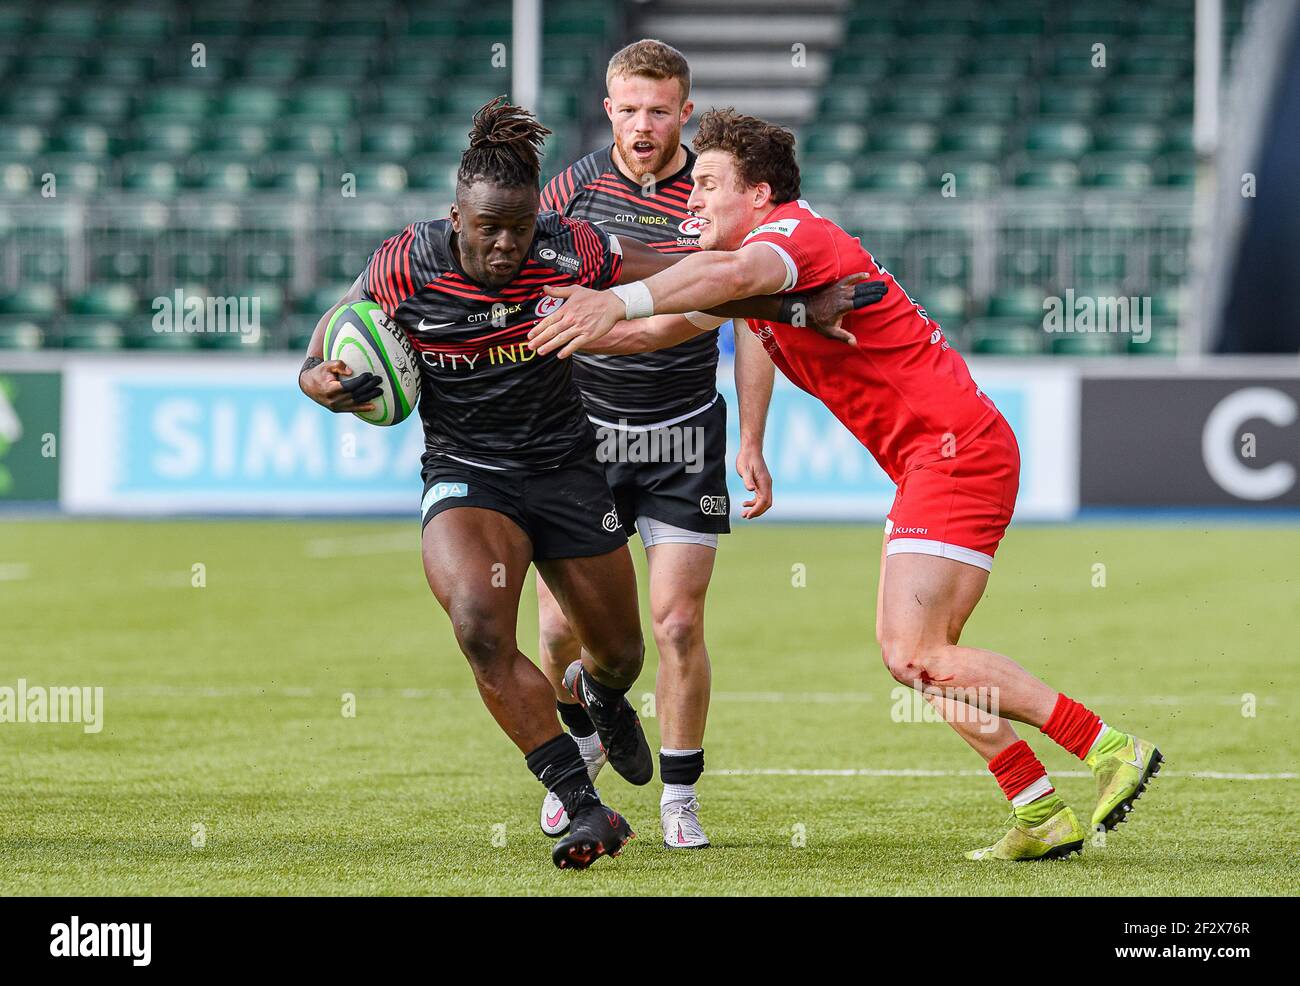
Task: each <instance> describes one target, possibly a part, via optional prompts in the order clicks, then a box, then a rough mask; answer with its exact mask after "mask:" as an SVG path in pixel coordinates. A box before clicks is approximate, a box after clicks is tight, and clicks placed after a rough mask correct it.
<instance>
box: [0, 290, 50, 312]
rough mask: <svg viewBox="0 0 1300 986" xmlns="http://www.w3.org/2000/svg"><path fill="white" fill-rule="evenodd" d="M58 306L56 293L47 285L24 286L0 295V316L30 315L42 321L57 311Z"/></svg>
mask: <svg viewBox="0 0 1300 986" xmlns="http://www.w3.org/2000/svg"><path fill="white" fill-rule="evenodd" d="M58 305H59V298H58V292H57V291H55V289H54V288H53V287H52V286H51V285H49V284H24V285H21V286H20V287H18V288H17V289H15V290H13V291H10V292H8V293H6V294H0V316H2V315H30V316H37V317H38V319H44V318H48V317H49V316H52V315H53V314H54V313H55V312H56V311H58ZM4 321H9V320H8V319H4Z"/></svg>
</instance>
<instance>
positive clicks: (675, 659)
mask: <svg viewBox="0 0 1300 986" xmlns="http://www.w3.org/2000/svg"><path fill="white" fill-rule="evenodd" d="M716 556H717V551H716V550H715V549H714V548H711V547H708V546H707V545H701V544H672V543H665V544H656V545H652V546H651V547H650V548H649V549H648V550H647V551H646V558H647V560H648V562H649V569H650V611H651V615H652V618H653V622H654V636H655V644H656V645H657V646H658V648H659V675H658V677H657V679H656V681H655V696H656V698H655V704H656V713H657V715H658V718H659V729H660V737H661V742H662V743H663V745H664V746H665V747H667V748H668V749H678V750H693V749H696V748H698V747H701V746H703V745H704V724H705V720H706V719H707V717H708V714H709V686H710V683H711V680H712V672H711V670H710V668H709V652H708V649H707V648H706V647H705V645H704V597H705V594H706V593H707V592H708V589H709V579H711V578H712V577H713V562H714V559H715V557H716Z"/></svg>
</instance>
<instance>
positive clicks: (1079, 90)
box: [1038, 82, 1102, 117]
mask: <svg viewBox="0 0 1300 986" xmlns="http://www.w3.org/2000/svg"><path fill="white" fill-rule="evenodd" d="M1101 104H1102V92H1101V89H1100V88H1098V87H1096V86H1094V85H1091V84H1089V83H1073V82H1072V83H1060V82H1058V83H1054V84H1050V85H1045V86H1043V87H1042V88H1041V89H1040V90H1039V93H1038V111H1039V112H1040V113H1043V114H1044V115H1047V116H1075V117H1090V116H1092V115H1094V114H1095V113H1097V111H1098V110H1099V109H1100V108H1101Z"/></svg>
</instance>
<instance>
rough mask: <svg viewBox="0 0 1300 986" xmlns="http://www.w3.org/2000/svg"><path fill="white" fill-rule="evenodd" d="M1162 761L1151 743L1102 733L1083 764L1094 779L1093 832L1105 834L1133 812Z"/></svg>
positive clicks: (1112, 731)
mask: <svg viewBox="0 0 1300 986" xmlns="http://www.w3.org/2000/svg"><path fill="white" fill-rule="evenodd" d="M1164 760H1165V758H1164V757H1163V756H1162V755H1161V753H1160V751H1159V750H1157V749H1156V745H1155V744H1154V743H1151V742H1148V741H1147V740H1144V739H1139V738H1138V737H1136V736H1130V735H1129V734H1128V733H1121V732H1120V731H1119V730H1117V729H1112V728H1111V727H1109V726H1107V727H1106V732H1105V734H1103V735H1102V736H1101V738H1100V739H1098V740H1097V742H1096V743H1094V744H1093V747H1092V749H1091V750H1090V751H1089V753H1088V755H1087V756H1086V757H1085V758H1084V760H1083V762H1084V763H1086V764H1087V765H1088V768H1089V769H1090V770H1091V771H1092V772H1093V775H1094V776H1095V777H1096V778H1097V807H1096V808H1094V809H1093V811H1092V827H1093V829H1098V828H1102V829H1105V830H1106V831H1107V832H1109V831H1110V830H1111V829H1113V828H1114V827H1115V826H1116V825H1118V824H1119V823H1120V822H1122V821H1124V819H1126V818H1128V815H1129V812H1131V811H1132V810H1133V802H1135V801H1137V799H1138V798H1140V797H1141V796H1142V792H1143V791H1145V790H1146V788H1147V783H1148V782H1149V781H1150V780H1151V778H1152V777H1154V776H1155V775H1156V774H1157V773H1159V772H1160V765H1161V764H1162V763H1164Z"/></svg>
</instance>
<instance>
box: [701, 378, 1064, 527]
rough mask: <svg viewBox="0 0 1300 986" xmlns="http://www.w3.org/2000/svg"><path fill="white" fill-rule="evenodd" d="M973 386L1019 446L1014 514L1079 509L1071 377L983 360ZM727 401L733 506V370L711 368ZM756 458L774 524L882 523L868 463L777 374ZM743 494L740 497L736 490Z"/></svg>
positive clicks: (874, 468) (737, 486)
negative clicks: (762, 462)
mask: <svg viewBox="0 0 1300 986" xmlns="http://www.w3.org/2000/svg"><path fill="white" fill-rule="evenodd" d="M971 372H972V374H973V375H974V377H975V380H976V382H977V383H978V384H979V385H980V388H981V389H982V390H983V391H984V392H985V393H986V394H988V395H989V397H990V398H991V399H992V400H993V403H994V404H996V405H997V406H998V409H999V410H1000V411H1001V412H1002V414H1003V415H1004V416H1005V417H1006V419H1007V421H1008V422H1010V424H1011V427H1012V429H1013V430H1014V431H1015V433H1016V439H1017V441H1018V442H1019V444H1020V460H1021V461H1020V466H1021V474H1020V496H1019V498H1018V500H1017V502H1016V518H1017V519H1022V520H1060V519H1065V518H1068V517H1072V516H1073V515H1074V513H1075V511H1076V509H1077V508H1078V499H1079V496H1078V490H1079V478H1078V461H1079V453H1078V446H1079V410H1078V409H1079V376H1078V372H1077V371H1076V370H1074V369H1073V368H1071V367H1068V366H1042V365H1041V364H1039V365H1037V366H1028V365H1026V366H1023V367H1019V366H1010V367H1009V366H1007V365H1006V364H1001V365H1000V366H992V365H988V366H981V365H980V364H978V363H977V362H975V361H972V362H971ZM718 388H719V390H721V391H722V393H723V395H724V396H725V397H726V399H727V403H728V407H729V417H728V421H727V444H728V454H729V458H730V463H729V464H728V469H729V472H730V479H729V482H730V484H731V500H732V506H733V510H734V508H735V506H736V505H737V504H739V503H740V502H741V499H738V498H742V499H748V494H746V492H745V489H744V486H743V485H742V484H741V483H740V480H739V478H738V477H737V476H736V475H735V469H734V463H735V455H736V450H737V448H738V447H739V439H740V420H739V416H738V413H737V401H736V392H735V387H734V384H733V382H732V377H731V372H730V370H729V369H724V370H723V371H721V372H719V374H718ZM764 458H765V459H766V460H767V468H768V470H769V471H770V472H771V473H772V498H773V505H772V510H771V512H770V513H769V514H768V515H767V516H768V517H770V518H771V519H773V520H880V521H882V522H883V520H884V517H885V514H886V513H887V512H888V511H889V508H890V506H891V505H892V504H893V502H894V493H895V487H894V484H893V483H891V482H890V480H889V477H888V476H886V475H885V473H884V470H882V469H881V468H880V466H879V465H877V464H876V460H875V459H873V458H872V457H871V453H870V452H868V451H867V450H866V449H865V448H863V446H862V445H861V444H860V443H859V442H858V440H857V439H856V438H854V437H853V435H852V434H850V433H849V431H848V429H847V428H845V427H844V426H843V425H842V424H840V422H839V421H837V420H836V419H835V417H834V416H833V415H832V414H831V413H830V412H829V411H827V410H826V408H825V407H824V406H823V405H822V404H821V402H820V401H818V400H817V399H816V398H815V397H813V396H812V395H811V394H808V393H805V392H804V391H802V390H800V389H799V388H798V387H796V386H794V385H793V384H791V383H789V382H788V381H787V380H785V379H784V378H783V377H782V376H781V375H780V374H779V373H778V374H777V379H776V386H775V388H774V389H773V393H772V405H771V408H770V409H769V411H768V416H767V436H766V440H765V441H764ZM742 495H743V496H742Z"/></svg>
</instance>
